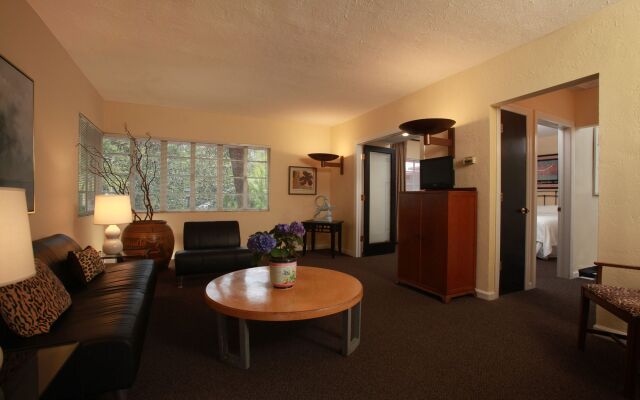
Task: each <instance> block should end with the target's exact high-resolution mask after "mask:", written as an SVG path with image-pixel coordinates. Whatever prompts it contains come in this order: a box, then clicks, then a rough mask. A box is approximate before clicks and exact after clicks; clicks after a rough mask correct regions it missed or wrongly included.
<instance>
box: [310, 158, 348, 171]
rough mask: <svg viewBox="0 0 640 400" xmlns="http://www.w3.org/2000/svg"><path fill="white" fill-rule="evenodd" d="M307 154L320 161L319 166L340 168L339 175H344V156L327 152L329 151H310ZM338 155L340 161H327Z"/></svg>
mask: <svg viewBox="0 0 640 400" xmlns="http://www.w3.org/2000/svg"><path fill="white" fill-rule="evenodd" d="M307 155H308V156H309V157H311V158H312V159H314V160H316V161H320V166H321V167H338V168H340V175H344V156H339V155H337V154H329V153H310V154H307ZM338 157H340V162H334V163H332V162H329V161H333V160H335V159H336V158H338Z"/></svg>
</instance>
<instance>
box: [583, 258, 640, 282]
mask: <svg viewBox="0 0 640 400" xmlns="http://www.w3.org/2000/svg"><path fill="white" fill-rule="evenodd" d="M594 264H595V266H596V271H597V273H598V275H597V278H596V283H602V267H611V268H621V269H635V270H640V266H635V265H623V264H612V263H605V262H600V261H596V262H594Z"/></svg>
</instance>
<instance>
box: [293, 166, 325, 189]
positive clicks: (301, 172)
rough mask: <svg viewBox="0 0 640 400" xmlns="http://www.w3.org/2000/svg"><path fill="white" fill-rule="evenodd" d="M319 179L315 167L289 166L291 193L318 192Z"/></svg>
mask: <svg viewBox="0 0 640 400" xmlns="http://www.w3.org/2000/svg"><path fill="white" fill-rule="evenodd" d="M317 179H318V173H317V170H316V169H315V168H314V167H292V166H291V167H289V194H316V192H317V190H318V182H317Z"/></svg>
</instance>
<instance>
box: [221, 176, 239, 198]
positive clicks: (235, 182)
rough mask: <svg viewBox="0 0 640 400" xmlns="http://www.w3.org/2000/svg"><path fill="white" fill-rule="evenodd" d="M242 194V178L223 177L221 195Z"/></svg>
mask: <svg viewBox="0 0 640 400" xmlns="http://www.w3.org/2000/svg"><path fill="white" fill-rule="evenodd" d="M243 192H244V179H243V178H235V179H234V178H232V177H228V176H225V177H224V187H223V188H222V193H235V194H242V193H243Z"/></svg>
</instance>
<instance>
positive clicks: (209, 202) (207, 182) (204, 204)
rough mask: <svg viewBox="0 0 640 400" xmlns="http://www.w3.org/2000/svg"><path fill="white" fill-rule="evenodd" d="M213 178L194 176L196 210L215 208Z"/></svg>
mask: <svg viewBox="0 0 640 400" xmlns="http://www.w3.org/2000/svg"><path fill="white" fill-rule="evenodd" d="M217 206H218V205H217V199H216V184H215V178H213V179H212V178H209V177H196V210H215V209H216V208H217Z"/></svg>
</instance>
